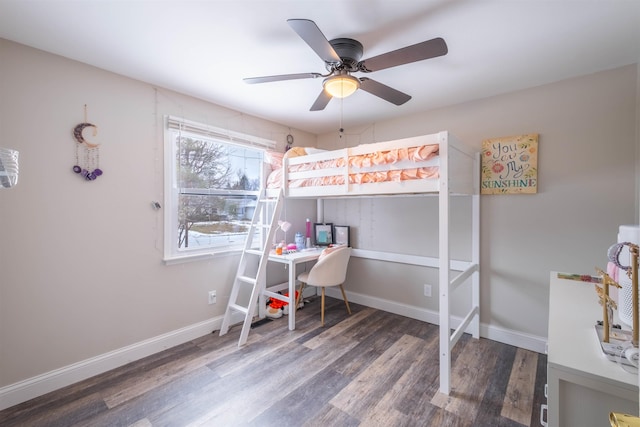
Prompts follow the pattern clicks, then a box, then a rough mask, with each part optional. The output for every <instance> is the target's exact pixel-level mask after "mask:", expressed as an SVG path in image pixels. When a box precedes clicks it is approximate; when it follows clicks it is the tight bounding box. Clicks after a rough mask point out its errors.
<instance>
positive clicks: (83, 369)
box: [0, 288, 546, 410]
mask: <svg viewBox="0 0 640 427" xmlns="http://www.w3.org/2000/svg"><path fill="white" fill-rule="evenodd" d="M312 292H314V290H313V288H308V289H305V292H304V295H305V296H308V295H309V294H311V293H312ZM327 295H328V296H331V297H334V298H338V299H342V295H341V294H340V291H339V290H338V289H333V288H327ZM347 298H349V301H352V302H354V303H357V304H361V305H365V306H367V307H372V308H376V309H379V310H384V311H388V312H390V313H395V314H399V315H402V316H406V317H410V318H413V319H417V320H422V321H424V322H428V323H432V324H435V325H437V324H438V323H439V316H438V313H437V312H435V311H432V310H426V309H424V308H421V307H416V306H412V305H407V304H401V303H398V302H394V301H389V300H383V299H380V298H376V297H371V296H368V295H363V294H358V293H354V292H347ZM241 321H242V317H241V316H240V317H239V318H234V320H233V321H232V323H236V322H241ZM461 322H462V319H460V318H457V317H452V319H451V324H452V327H454V328H455V327H457V326H458V325H459V324H460V323H461ZM221 325H222V316H219V317H215V318H212V319H209V320H205V321H203V322H200V323H196V324H193V325H190V326H187V327H184V328H181V329H178V330H175V331H172V332H169V333H166V334H163V335H160V336H157V337H154V338H150V339H148V340H144V341H141V342H138V343H135V344H132V345H130V346H127V347H123V348H120V349H118V350H114V351H111V352H108V353H104V354H101V355H99V356H96V357H92V358H90V359H86V360H83V361H80V362H78V363H74V364H71V365H68V366H65V367H62V368H60V369H56V370H53V371H50V372H46V373H44V374H42V375H38V376H35V377H32V378H29V379H27V380H24V381H20V382H17V383H14V384H11V385H8V386H6V387H2V388H0V410H3V409H6V408H9V407H11V406H14V405H17V404H19V403H22V402H26V401H27V400H30V399H33V398H35V397H38V396H42V395H43V394H46V393H49V392H51V391H54V390H58V389H60V388H62V387H66V386H68V385H71V384H74V383H76V382H78V381H82V380H85V379H87V378H91V377H93V376H95V375H98V374H101V373H104V372H107V371H109V370H111V369H115V368H118V367H120V366H123V365H126V364H127V363H130V362H133V361H135V360H139V359H142V358H143V357H147V356H150V355H152V354H154V353H157V352H160V351H163V350H166V349H168V348H171V347H175V346H177V345H180V344H183V343H185V342H188V341H191V340H193V339H196V338H199V337H201V336H204V335H207V334H209V333H211V332H212V331H216V330H219V329H220V326H221ZM480 335H481V336H482V337H485V338H488V339H491V340H494V341H498V342H502V343H505V344H509V345H513V346H516V347H521V348H524V349H527V350H532V351H536V352H538V353H544V352H545V344H546V338H544V337H538V336H534V335H528V334H523V333H521V332H516V331H512V330H507V329H501V328H497V327H495V326H490V325H485V324H481V325H480Z"/></svg>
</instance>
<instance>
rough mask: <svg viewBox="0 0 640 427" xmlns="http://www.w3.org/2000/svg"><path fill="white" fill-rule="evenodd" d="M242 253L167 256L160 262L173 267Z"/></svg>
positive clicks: (225, 252)
mask: <svg viewBox="0 0 640 427" xmlns="http://www.w3.org/2000/svg"><path fill="white" fill-rule="evenodd" d="M240 253H242V251H241V250H230V251H224V252H206V253H202V252H201V253H197V254H189V255H176V256H168V257H165V258H163V260H162V262H163V263H164V265H174V264H184V263H187V262H194V261H205V260H210V259H212V258H214V257H216V258H218V257H221V256H229V255H237V254H240Z"/></svg>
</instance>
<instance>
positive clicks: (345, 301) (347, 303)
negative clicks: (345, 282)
mask: <svg viewBox="0 0 640 427" xmlns="http://www.w3.org/2000/svg"><path fill="white" fill-rule="evenodd" d="M323 290H324V288H323ZM340 290H341V291H342V298H344V303H345V304H346V305H347V313H349V314H351V307H349V301H347V294H345V293H344V288H343V287H342V285H340Z"/></svg>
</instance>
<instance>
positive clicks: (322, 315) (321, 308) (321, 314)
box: [320, 286, 324, 326]
mask: <svg viewBox="0 0 640 427" xmlns="http://www.w3.org/2000/svg"><path fill="white" fill-rule="evenodd" d="M320 321H321V323H322V326H324V286H323V287H322V299H321V302H320Z"/></svg>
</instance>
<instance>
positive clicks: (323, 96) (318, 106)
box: [309, 90, 333, 111]
mask: <svg viewBox="0 0 640 427" xmlns="http://www.w3.org/2000/svg"><path fill="white" fill-rule="evenodd" d="M331 98H333V97H332V96H331V95H329V94H328V93H327V92H325V91H324V90H322V92H320V95H318V98H317V99H316V102H314V103H313V105H312V106H311V108H310V109H309V111H321V110H324V107H326V106H327V104H328V103H329V101H331Z"/></svg>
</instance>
